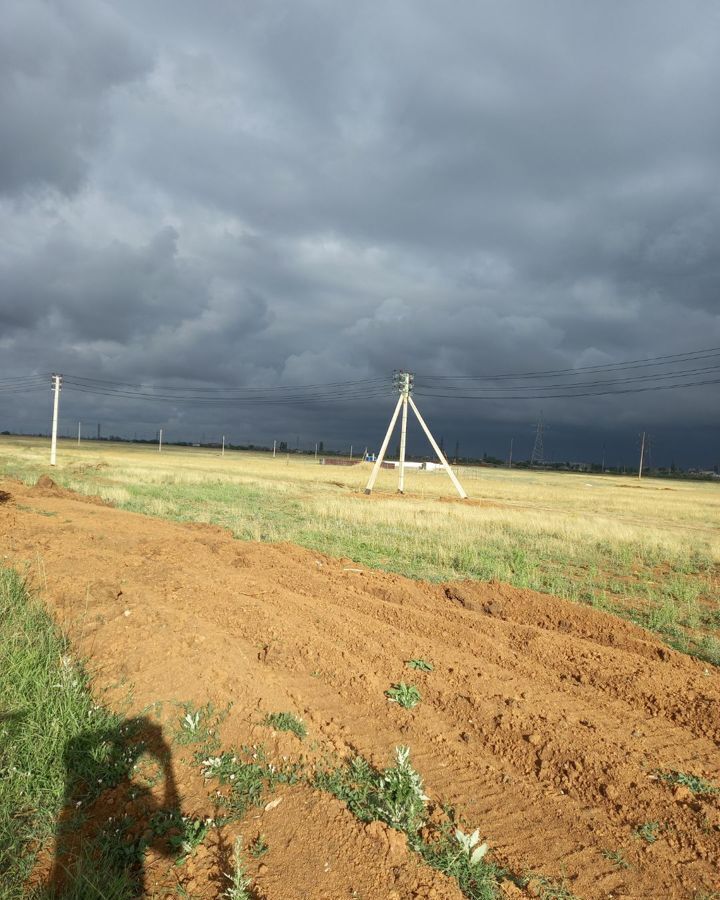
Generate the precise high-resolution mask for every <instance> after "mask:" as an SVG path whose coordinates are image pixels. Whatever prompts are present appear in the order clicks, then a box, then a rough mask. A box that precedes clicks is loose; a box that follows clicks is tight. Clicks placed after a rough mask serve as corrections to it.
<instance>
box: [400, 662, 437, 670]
mask: <svg viewBox="0 0 720 900" xmlns="http://www.w3.org/2000/svg"><path fill="white" fill-rule="evenodd" d="M405 665H406V666H407V667H408V669H418V670H419V671H420V672H432V670H433V664H432V663H429V662H426V661H425V660H424V659H408V660H405Z"/></svg>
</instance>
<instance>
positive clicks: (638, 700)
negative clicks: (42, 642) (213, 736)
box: [0, 482, 720, 898]
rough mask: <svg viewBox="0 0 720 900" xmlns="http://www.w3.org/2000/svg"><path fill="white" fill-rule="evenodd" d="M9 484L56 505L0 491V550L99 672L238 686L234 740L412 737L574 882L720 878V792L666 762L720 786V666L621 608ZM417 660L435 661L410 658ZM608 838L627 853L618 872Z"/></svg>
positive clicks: (582, 885)
mask: <svg viewBox="0 0 720 900" xmlns="http://www.w3.org/2000/svg"><path fill="white" fill-rule="evenodd" d="M3 488H4V489H5V490H6V491H7V492H8V493H10V494H11V496H13V497H16V498H17V499H18V500H20V499H22V503H23V504H24V505H25V504H27V505H29V506H34V507H36V508H37V509H40V510H42V511H44V512H54V513H56V514H57V515H56V516H53V517H48V516H47V515H39V514H36V513H33V512H32V511H27V510H19V509H17V508H16V507H15V506H14V505H13V504H12V503H5V504H3V506H2V507H1V508H0V551H1V552H2V554H3V555H6V556H8V557H9V561H11V562H14V563H16V564H22V562H23V561H27V562H29V563H30V565H31V566H33V568H34V569H35V570H36V571H38V573H40V570H42V573H43V574H42V576H41V577H42V578H43V579H46V582H47V589H46V590H45V592H44V594H45V597H46V599H47V601H48V602H49V603H50V604H51V605H52V606H53V607H54V609H55V611H56V614H57V615H58V617H59V619H60V620H61V621H63V622H64V623H65V625H66V627H67V628H68V630H69V631H70V633H71V636H72V637H73V638H74V640H75V641H76V643H77V644H79V648H80V651H81V652H86V653H91V654H92V657H93V659H94V660H96V661H97V662H98V663H99V665H100V674H99V683H100V685H102V684H111V683H113V682H116V681H117V679H118V677H120V676H123V677H125V678H126V679H127V680H128V681H129V682H131V683H132V684H133V685H134V696H135V699H136V704H137V705H139V706H141V705H144V704H146V703H150V702H153V701H155V700H158V699H177V700H193V701H195V702H197V703H202V702H205V701H206V700H208V699H209V700H212V702H213V703H214V704H215V706H216V707H222V706H223V705H224V704H225V703H226V702H228V701H230V700H232V701H233V702H234V707H233V710H232V712H231V715H230V717H229V719H228V721H227V722H226V724H225V726H224V739H225V742H226V743H228V742H236V743H240V742H243V741H247V740H248V739H249V738H253V739H257V732H258V728H257V725H256V724H255V723H257V721H258V720H259V718H260V717H261V716H262V714H263V713H264V712H266V711H270V710H273V709H284V708H292V709H294V710H295V711H297V712H299V713H300V714H302V715H303V716H304V718H305V719H306V721H307V723H308V726H309V730H310V732H311V734H312V735H313V736H316V737H319V738H321V740H322V742H323V744H324V746H326V747H327V748H331V749H334V750H335V751H337V752H342V753H347V752H358V753H362V754H363V755H365V756H367V757H368V758H369V759H370V760H371V761H372V762H373V763H375V764H376V765H385V764H386V763H387V761H388V759H389V758H390V756H391V754H392V749H393V747H394V746H396V745H397V744H400V743H406V744H409V745H410V747H411V749H412V754H413V761H414V764H415V766H416V767H417V768H418V770H419V771H420V772H421V773H422V775H423V777H424V779H425V782H426V787H427V792H428V793H429V794H430V795H431V797H432V798H433V799H440V800H442V801H443V802H449V803H452V804H453V805H455V806H456V808H457V810H458V812H459V813H460V814H461V815H462V816H463V817H464V818H465V819H466V820H467V821H468V822H469V823H470V824H471V825H473V826H476V825H477V826H479V827H480V829H481V832H482V834H483V836H484V837H486V838H487V839H488V840H489V841H490V843H491V846H492V847H493V849H494V850H495V853H496V856H497V857H498V858H499V860H500V861H501V862H502V863H503V864H506V865H508V866H510V867H511V868H512V869H513V870H514V871H518V872H520V871H523V870H526V869H531V870H535V871H542V872H543V873H545V874H547V875H551V876H558V875H560V874H564V875H565V876H566V877H567V879H568V882H569V883H570V884H571V885H572V889H573V891H574V892H575V893H576V894H577V895H578V896H580V897H584V898H594V897H598V898H599V897H608V896H610V895H612V896H614V897H620V896H626V897H648V898H650V897H652V898H658V897H693V896H694V893H695V892H696V891H699V890H700V889H701V888H705V889H711V888H715V889H717V888H718V887H720V879H718V874H717V873H718V870H719V868H720V802H719V800H718V797H717V795H716V796H715V797H703V798H692V797H688V796H687V792H683V791H682V790H675V791H673V789H672V788H671V787H670V786H669V785H668V784H666V783H665V782H663V781H661V780H659V779H657V778H656V776H654V774H653V773H654V770H655V769H677V770H682V771H688V772H695V773H698V774H705V775H706V777H709V778H710V779H711V780H713V781H715V782H720V751H719V750H718V741H719V740H720V703H719V702H718V701H720V684H719V678H718V672H717V670H716V669H713V668H712V667H709V666H706V665H704V664H702V663H699V662H697V661H696V660H693V659H690V658H688V657H685V656H682V655H680V654H678V653H675V652H674V651H671V650H669V649H667V648H666V647H664V646H663V645H661V644H660V643H659V642H658V641H657V640H656V639H655V638H654V636H652V635H651V634H649V633H648V632H645V631H643V630H642V629H640V628H638V627H635V626H633V625H632V624H630V623H627V622H623V621H621V620H619V619H616V618H614V617H612V616H610V615H608V614H605V613H602V612H598V611H596V610H593V609H590V608H586V607H582V606H577V605H574V604H571V603H569V602H567V601H564V600H561V599H559V598H555V597H550V596H546V595H540V594H537V593H534V592H531V591H521V590H516V589H514V588H512V587H510V586H508V585H504V584H496V583H490V584H484V583H470V582H465V583H462V584H454V585H446V586H442V585H431V584H427V583H423V582H413V581H410V580H408V579H404V578H402V577H400V576H395V575H388V574H384V573H380V572H373V571H369V570H368V571H366V570H364V569H361V567H358V566H357V565H356V564H354V563H351V562H349V561H346V560H334V559H330V558H328V557H325V556H322V555H320V554H317V553H313V552H310V551H306V550H303V549H301V548H298V547H294V546H291V545H264V544H249V543H240V542H237V541H234V540H233V539H232V537H231V536H230V535H229V534H228V533H226V532H223V531H222V530H220V529H217V528H214V527H212V526H197V525H196V526H182V525H176V524H172V523H169V522H164V521H161V520H155V519H150V518H147V517H143V516H139V515H134V514H130V513H124V512H120V511H118V510H114V509H110V508H106V507H103V506H99V505H90V504H88V503H87V502H84V500H83V499H82V498H79V497H76V496H74V495H71V494H69V493H68V492H64V491H63V492H58V491H55V490H53V489H48V488H46V489H44V490H42V491H38V490H35V489H28V488H25V487H23V486H21V485H17V484H15V483H10V482H8V483H6V484H3ZM358 569H361V571H358ZM126 610H129V614H126ZM414 656H419V657H422V658H424V659H428V660H431V661H432V662H433V664H434V666H435V669H434V671H433V672H432V673H421V672H417V671H411V670H408V669H407V668H406V667H405V666H404V660H406V659H409V658H411V657H414ZM399 680H406V681H409V682H412V683H415V684H417V685H418V687H419V688H420V691H421V693H422V696H423V702H422V703H421V704H420V706H418V707H417V708H416V709H415V710H412V711H406V710H402V709H400V708H399V707H397V706H396V705H394V704H390V703H388V702H387V701H386V699H385V697H384V693H383V692H384V691H385V690H386V689H387V687H388V686H389V685H390V683H391V682H395V681H399ZM646 821H659V822H663V823H666V826H667V827H666V828H665V830H664V831H663V835H662V837H661V838H660V839H659V840H658V841H657V842H655V843H653V844H646V843H645V842H643V841H641V840H638V839H634V838H633V837H632V831H633V829H634V828H636V827H637V826H638V825H640V824H642V823H643V822H646ZM297 824H298V823H296V825H297ZM604 850H606V851H608V850H622V851H623V853H624V855H625V858H626V859H627V860H628V861H629V862H630V863H631V866H632V868H631V869H629V870H625V871H616V870H615V869H614V868H613V865H612V863H611V862H610V861H609V860H608V859H606V858H605V857H604V856H603V855H602V851H604ZM347 852H350V853H352V851H351V849H350V850H348V851H347ZM301 859H302V856H300V857H298V864H301V863H300V860H301ZM291 862H292V860H290V863H291ZM369 864H370V863H369V862H368V861H366V865H369ZM267 896H277V897H281V896H282V897H285V896H290V895H288V894H287V893H285V894H283V893H279V894H268V895H267ZM293 896H303V894H300V893H298V894H297V895H293ZM328 896H330V895H328ZM388 896H390V895H389V894H388ZM408 896H412V894H408ZM418 896H425V894H419V895H418ZM428 896H430V894H428ZM438 896H443V894H442V893H440V894H438ZM448 896H449V895H448Z"/></svg>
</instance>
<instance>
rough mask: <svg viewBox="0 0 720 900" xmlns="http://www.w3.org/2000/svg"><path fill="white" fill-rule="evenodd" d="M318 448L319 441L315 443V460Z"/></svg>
mask: <svg viewBox="0 0 720 900" xmlns="http://www.w3.org/2000/svg"><path fill="white" fill-rule="evenodd" d="M317 447H318V445H317V441H315V459H317Z"/></svg>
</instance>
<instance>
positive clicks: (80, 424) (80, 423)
mask: <svg viewBox="0 0 720 900" xmlns="http://www.w3.org/2000/svg"><path fill="white" fill-rule="evenodd" d="M81 427H82V422H78V447H79V446H80V429H81Z"/></svg>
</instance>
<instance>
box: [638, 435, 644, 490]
mask: <svg viewBox="0 0 720 900" xmlns="http://www.w3.org/2000/svg"><path fill="white" fill-rule="evenodd" d="M644 456H645V432H644V431H643V433H642V440H641V442H640V467H639V468H638V480H640V479H641V478H642V470H643V457H644Z"/></svg>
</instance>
